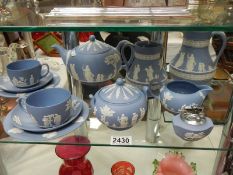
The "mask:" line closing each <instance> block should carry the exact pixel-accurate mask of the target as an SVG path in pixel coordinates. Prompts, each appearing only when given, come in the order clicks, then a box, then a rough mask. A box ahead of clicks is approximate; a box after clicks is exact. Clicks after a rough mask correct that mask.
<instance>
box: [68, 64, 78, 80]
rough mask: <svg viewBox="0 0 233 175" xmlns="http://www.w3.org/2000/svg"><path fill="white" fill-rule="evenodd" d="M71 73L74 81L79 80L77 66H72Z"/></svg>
mask: <svg viewBox="0 0 233 175" xmlns="http://www.w3.org/2000/svg"><path fill="white" fill-rule="evenodd" d="M70 73H71V74H72V75H73V77H74V79H76V80H78V79H79V76H78V74H77V72H76V70H75V64H70Z"/></svg>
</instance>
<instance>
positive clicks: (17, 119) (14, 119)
mask: <svg viewBox="0 0 233 175" xmlns="http://www.w3.org/2000/svg"><path fill="white" fill-rule="evenodd" d="M13 121H14V122H15V123H17V124H18V125H20V126H21V125H22V123H21V121H20V119H19V116H17V115H14V116H13Z"/></svg>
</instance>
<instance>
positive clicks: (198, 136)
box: [184, 132, 206, 141]
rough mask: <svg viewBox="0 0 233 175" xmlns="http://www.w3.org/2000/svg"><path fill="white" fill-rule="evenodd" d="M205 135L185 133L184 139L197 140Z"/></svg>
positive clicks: (201, 133) (202, 133)
mask: <svg viewBox="0 0 233 175" xmlns="http://www.w3.org/2000/svg"><path fill="white" fill-rule="evenodd" d="M205 135H206V134H205V133H204V132H199V133H194V132H187V133H185V134H184V139H186V140H190V141H192V140H199V139H201V138H203V137H204V136H205Z"/></svg>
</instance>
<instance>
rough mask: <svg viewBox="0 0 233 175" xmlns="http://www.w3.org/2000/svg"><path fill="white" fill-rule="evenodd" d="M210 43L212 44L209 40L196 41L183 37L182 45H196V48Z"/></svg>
mask: <svg viewBox="0 0 233 175" xmlns="http://www.w3.org/2000/svg"><path fill="white" fill-rule="evenodd" d="M209 44H210V41H209V40H203V41H195V40H187V39H183V43H182V45H185V46H190V47H195V48H203V47H208V46H209Z"/></svg>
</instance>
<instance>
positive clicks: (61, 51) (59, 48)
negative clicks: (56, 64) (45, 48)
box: [51, 44, 68, 65]
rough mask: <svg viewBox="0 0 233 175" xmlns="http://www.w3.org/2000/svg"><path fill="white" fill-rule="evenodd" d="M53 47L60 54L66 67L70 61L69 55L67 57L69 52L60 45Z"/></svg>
mask: <svg viewBox="0 0 233 175" xmlns="http://www.w3.org/2000/svg"><path fill="white" fill-rule="evenodd" d="M51 47H52V48H54V49H55V50H56V51H57V52H58V53H59V55H60V56H61V58H62V60H63V62H64V64H65V65H66V63H67V59H68V55H67V54H68V51H67V50H66V49H64V48H63V47H62V46H60V45H58V44H54V45H52V46H51Z"/></svg>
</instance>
